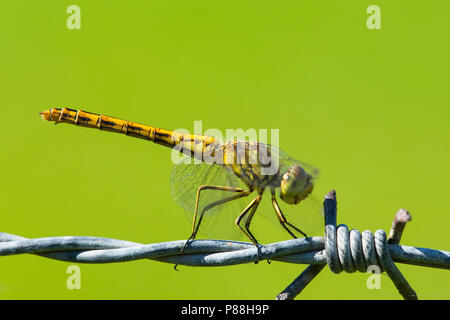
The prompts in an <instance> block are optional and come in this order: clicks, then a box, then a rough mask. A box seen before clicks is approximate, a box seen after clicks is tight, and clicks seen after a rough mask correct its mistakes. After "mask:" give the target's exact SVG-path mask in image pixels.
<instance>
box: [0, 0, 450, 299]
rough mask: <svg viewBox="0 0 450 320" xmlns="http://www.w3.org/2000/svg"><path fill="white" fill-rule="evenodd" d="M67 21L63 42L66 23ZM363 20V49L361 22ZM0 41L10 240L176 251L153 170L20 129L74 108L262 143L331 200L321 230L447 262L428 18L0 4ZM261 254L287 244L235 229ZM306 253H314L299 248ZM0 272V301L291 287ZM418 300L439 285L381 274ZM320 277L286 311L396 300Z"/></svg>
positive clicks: (392, 10) (215, 272) (270, 234)
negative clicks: (394, 241)
mask: <svg viewBox="0 0 450 320" xmlns="http://www.w3.org/2000/svg"><path fill="white" fill-rule="evenodd" d="M74 3H75V4H77V5H78V6H79V7H80V9H81V29H80V30H69V29H68V28H67V27H66V19H67V18H68V16H69V14H67V13H66V9H67V7H68V6H69V5H71V4H74ZM371 4H377V5H379V6H380V8H381V26H382V29H381V30H369V29H368V28H367V26H366V19H367V18H368V16H369V15H368V14H367V13H366V9H367V7H368V6H369V5H371ZM1 11H2V15H1V19H0V27H1V30H2V31H1V33H2V38H1V41H0V65H1V68H0V88H1V89H0V90H1V95H0V103H1V104H0V105H1V112H2V113H1V116H2V125H1V126H0V130H1V136H2V148H1V155H2V157H1V159H0V161H1V168H2V169H1V175H0V176H1V178H0V179H1V186H0V188H1V192H0V210H1V228H0V231H2V232H9V233H13V234H18V235H21V236H25V237H30V238H33V237H47V236H62V235H89V236H103V237H111V238H117V239H124V240H130V241H136V242H142V243H153V242H160V241H169V240H178V239H186V238H187V236H188V234H189V231H190V225H189V223H188V222H187V220H186V219H185V217H184V214H183V212H182V209H181V208H180V207H178V206H177V205H176V204H175V202H173V200H172V199H171V195H170V190H169V186H168V179H169V175H170V170H171V167H172V163H171V162H170V151H168V150H166V149H164V148H162V147H160V146H156V145H152V144H150V143H148V142H146V141H142V140H137V139H131V138H128V137H125V136H119V135H114V134H111V133H105V132H99V131H94V130H88V129H81V128H77V127H75V126H68V125H60V126H56V127H55V126H53V125H51V124H49V123H46V122H43V121H42V120H41V119H40V117H39V116H38V112H39V111H42V110H44V109H48V108H49V107H69V108H82V109H83V110H88V111H92V112H96V113H103V114H107V115H111V116H116V117H120V118H124V119H128V120H132V121H137V122H141V123H146V124H150V125H154V126H158V127H162V128H167V129H175V128H187V129H189V130H193V121H194V120H202V121H203V127H204V129H207V128H219V129H221V130H225V129H227V128H244V129H248V128H257V129H259V128H263V129H272V128H276V129H280V146H281V147H282V148H283V149H284V150H285V151H287V152H288V153H289V154H291V155H292V156H294V157H296V158H299V159H303V160H304V161H306V162H310V163H312V164H314V165H315V166H317V167H318V168H320V170H321V179H320V180H319V181H318V184H317V187H316V190H315V194H316V197H317V198H319V199H321V198H322V197H323V195H325V193H326V192H328V191H329V190H330V189H331V188H334V189H336V190H337V195H338V222H341V223H346V224H347V225H349V227H351V228H357V229H359V230H361V231H362V230H365V229H369V230H372V231H375V230H376V229H379V228H382V229H385V230H387V231H388V230H389V228H390V225H391V222H392V218H393V216H394V214H395V212H396V210H397V209H399V208H400V207H404V208H406V209H408V210H409V211H410V212H411V214H412V216H413V221H412V222H411V223H410V224H408V226H407V228H406V232H405V234H404V238H403V240H402V242H403V244H409V245H415V246H422V247H429V248H435V249H447V250H449V249H450V241H449V239H448V233H447V232H448V227H449V221H450V218H449V212H450V205H449V202H448V201H446V197H447V196H448V192H449V187H448V183H449V181H450V167H449V163H450V149H449V147H450V143H449V141H450V139H449V138H450V126H449V116H450V108H449V106H450V104H449V102H450V99H449V98H450V90H449V74H450V63H449V61H450V59H449V54H450V43H449V31H450V30H449V23H448V12H450V3H449V2H448V1H441V0H439V1H438V0H435V1H404V0H402V1H395V2H392V1H380V0H378V1H358V2H357V1H347V2H343V1H321V2H320V3H319V2H316V1H283V2H282V3H277V2H274V1H256V0H255V1H234V0H233V1H198V0H196V1H178V0H172V1H162V0H152V1H111V0H108V1H106V0H104V1H99V0H98V1H86V0H77V1H49V0H46V1H4V2H3V3H2V8H1ZM254 230H255V234H256V235H266V239H268V240H270V241H280V240H284V239H287V238H288V237H287V234H285V233H283V232H282V231H280V230H279V229H278V228H276V227H273V226H267V225H264V224H261V225H260V226H259V227H258V225H255V226H254ZM317 235H321V232H318V233H317ZM69 265H70V263H65V262H59V261H53V260H49V259H44V258H41V257H37V256H32V255H21V256H8V257H1V267H0V298H3V299H17V298H21V299H37V298H39V299H50V298H51V299H254V298H255V299H273V298H274V297H275V295H276V294H277V293H279V292H280V291H281V290H282V289H284V287H285V286H286V285H287V284H288V283H290V282H291V281H292V280H293V279H294V278H295V277H296V276H297V275H298V274H299V273H300V272H301V271H302V270H303V268H304V266H302V265H291V264H285V263H278V262H273V263H272V264H270V265H268V264H267V263H259V264H257V265H254V264H248V265H240V266H233V267H221V268H189V267H180V271H179V272H175V271H174V270H173V268H172V265H169V264H164V263H159V262H153V261H145V260H142V261H135V262H127V263H117V264H106V265H79V266H80V267H81V290H68V289H67V288H66V279H67V277H68V274H66V268H67V267H68V266H69ZM399 267H400V269H401V271H402V272H404V275H405V277H406V278H407V279H408V280H409V281H410V283H411V284H412V286H413V287H414V289H415V290H416V291H417V293H418V295H419V297H420V298H424V299H448V298H450V292H449V289H448V287H449V285H450V274H449V272H448V271H445V270H437V269H427V268H422V267H414V266H407V265H399ZM367 276H368V275H367V274H361V273H356V274H350V275H349V274H340V275H335V274H333V273H331V272H330V271H329V269H328V268H327V269H325V270H324V271H323V272H322V273H321V274H320V275H319V276H318V277H317V278H316V279H315V280H314V281H313V282H312V283H311V284H310V285H309V286H308V287H307V288H306V289H305V290H304V292H303V293H302V294H301V295H300V296H299V297H298V298H300V299H335V298H337V299H350V298H353V299H355V298H356V299H399V298H400V295H399V294H398V293H397V291H396V289H395V287H394V286H393V284H392V283H391V281H390V280H389V278H388V277H387V276H383V277H382V283H381V285H382V287H381V289H380V290H368V289H367V287H366V280H367Z"/></svg>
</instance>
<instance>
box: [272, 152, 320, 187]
mask: <svg viewBox="0 0 450 320" xmlns="http://www.w3.org/2000/svg"><path fill="white" fill-rule="evenodd" d="M268 147H270V148H271V153H272V155H273V154H274V153H275V154H278V159H279V160H278V161H279V166H280V172H285V171H286V170H287V169H288V168H289V167H290V166H292V165H294V164H297V165H299V166H301V167H302V168H303V169H304V170H305V171H306V172H307V173H309V174H310V175H311V176H312V177H313V178H314V179H318V178H319V169H317V168H315V167H314V166H312V165H310V164H308V163H306V162H303V161H300V160H298V159H294V158H291V157H290V156H289V155H288V154H287V153H286V152H284V151H283V150H281V149H280V148H279V147H277V146H273V145H268Z"/></svg>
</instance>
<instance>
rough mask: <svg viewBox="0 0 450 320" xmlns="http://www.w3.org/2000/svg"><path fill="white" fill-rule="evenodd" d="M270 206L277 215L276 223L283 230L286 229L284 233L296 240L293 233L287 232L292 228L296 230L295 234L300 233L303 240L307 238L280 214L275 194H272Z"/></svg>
mask: <svg viewBox="0 0 450 320" xmlns="http://www.w3.org/2000/svg"><path fill="white" fill-rule="evenodd" d="M272 206H273V208H274V209H275V212H276V214H277V217H278V221H279V222H280V224H281V225H282V226H283V228H284V229H286V231H287V232H288V233H289V234H290V235H291V236H292V237H293V238H294V239H297V237H296V236H295V235H294V233H293V232H292V231H291V230H289V228H288V227H287V226H289V227H291V228H293V229H294V230H296V231H297V232H299V233H301V234H302V235H303V236H304V237H305V238H308V236H307V235H306V233H304V232H303V231H302V230H300V229H299V228H297V227H296V226H294V225H293V224H292V223H289V222H288V221H287V220H286V218H285V217H284V215H283V213H282V212H281V209H280V206H279V205H278V202H277V199H276V197H275V192H272Z"/></svg>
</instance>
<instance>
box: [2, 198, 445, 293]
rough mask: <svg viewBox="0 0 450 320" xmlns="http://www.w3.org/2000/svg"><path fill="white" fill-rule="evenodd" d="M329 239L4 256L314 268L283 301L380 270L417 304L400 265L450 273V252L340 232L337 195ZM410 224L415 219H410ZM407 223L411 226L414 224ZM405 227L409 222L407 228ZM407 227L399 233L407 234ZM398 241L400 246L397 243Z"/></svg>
mask: <svg viewBox="0 0 450 320" xmlns="http://www.w3.org/2000/svg"><path fill="white" fill-rule="evenodd" d="M324 212H325V236H324V237H310V238H303V239H292V240H286V241H281V242H276V243H271V244H267V245H262V246H260V247H259V248H256V247H255V246H254V245H253V244H251V243H246V242H240V241H229V240H193V241H190V242H189V243H188V245H187V247H186V250H185V252H184V253H183V254H181V253H180V251H181V248H182V247H183V246H184V244H185V243H186V240H177V241H169V242H161V243H152V244H140V243H136V242H131V241H124V240H118V239H110V238H102V237H88V236H64V237H47V238H36V239H27V238H24V237H21V236H17V235H13V234H9V233H3V232H0V256H7V255H16V254H36V255H39V256H42V257H46V258H50V259H55V260H61V261H67V262H75V263H114V262H125V261H132V260H139V259H152V260H156V261H160V262H166V263H171V264H177V265H187V266H202V267H205V266H227V265H236V264H242V263H250V262H257V261H259V260H262V259H269V260H275V261H280V262H287V263H297V264H309V266H308V267H307V268H306V269H305V270H304V271H303V272H302V273H301V274H300V275H299V276H298V277H297V278H296V279H295V280H294V281H293V282H292V283H291V284H290V285H289V286H288V287H286V289H285V290H283V291H282V292H281V293H280V294H279V295H278V296H277V299H280V300H287V299H293V298H294V297H295V296H297V295H298V294H299V293H300V292H301V291H302V290H303V289H304V288H305V287H306V286H307V285H308V284H309V283H310V282H311V281H312V280H313V279H314V278H315V277H316V276H317V275H318V274H319V273H320V272H321V271H322V270H323V268H324V267H325V265H328V267H329V268H330V270H331V271H332V272H333V273H336V274H338V273H341V272H343V271H345V272H348V273H353V272H356V271H359V272H367V270H368V267H370V266H377V267H378V268H379V270H380V272H382V271H385V272H386V273H387V274H388V275H389V277H390V278H391V279H392V281H393V282H394V284H395V286H396V287H397V289H398V291H399V293H400V294H401V295H402V296H403V297H404V298H405V299H417V295H416V293H415V292H414V290H413V289H412V288H411V286H410V285H409V283H408V282H407V281H406V279H405V277H404V276H403V275H402V274H401V272H400V270H399V269H398V268H397V267H396V265H395V263H394V262H399V263H406V264H413V265H419V266H426V267H434V268H442V269H450V252H448V251H442V250H433V249H427V248H418V247H411V246H405V245H400V244H398V243H399V241H400V237H401V234H399V233H396V232H393V231H392V230H391V233H393V236H392V237H390V238H389V242H391V243H388V240H387V238H386V233H385V232H384V231H383V230H377V231H376V232H375V234H373V233H372V232H370V231H367V230H366V231H363V232H362V233H360V232H359V231H358V230H354V229H352V230H349V229H348V227H347V226H346V225H344V224H340V225H338V226H336V194H335V192H334V191H332V192H330V193H329V194H327V196H326V197H325V201H324ZM408 219H409V220H410V217H409V218H408ZM409 220H405V221H409ZM402 223H404V222H402ZM403 228H404V225H403V226H402V227H401V228H397V230H399V232H400V233H401V232H403ZM393 239H394V240H393Z"/></svg>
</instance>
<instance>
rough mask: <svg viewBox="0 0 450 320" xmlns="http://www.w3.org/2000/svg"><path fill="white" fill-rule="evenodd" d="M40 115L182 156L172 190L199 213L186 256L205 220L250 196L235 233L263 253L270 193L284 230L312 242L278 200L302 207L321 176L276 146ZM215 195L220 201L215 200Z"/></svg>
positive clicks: (85, 116)
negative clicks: (263, 214)
mask: <svg viewBox="0 0 450 320" xmlns="http://www.w3.org/2000/svg"><path fill="white" fill-rule="evenodd" d="M39 114H40V115H41V116H42V118H43V119H44V120H47V121H52V122H55V124H57V123H68V124H73V125H77V126H80V127H88V128H96V129H100V130H104V131H109V132H116V133H122V134H125V135H127V136H131V137H135V138H140V139H144V140H149V141H152V142H154V143H156V144H159V145H162V146H165V147H168V148H172V149H174V150H176V151H177V152H179V153H181V154H182V155H183V156H184V158H183V161H180V163H178V164H176V165H175V166H174V169H173V171H172V174H171V178H170V186H171V191H172V196H173V198H174V199H175V201H176V202H177V203H178V204H179V205H181V206H182V207H183V208H185V209H186V210H187V211H189V212H191V213H193V216H192V230H191V234H190V236H189V238H188V240H187V241H186V242H185V245H184V246H183V248H182V250H181V252H183V251H184V249H185V247H186V245H187V244H188V242H190V241H191V240H194V239H195V238H196V236H197V234H198V231H199V228H200V225H201V224H202V221H204V217H205V216H207V215H209V214H211V215H213V213H214V212H216V213H217V212H219V211H218V209H220V207H223V206H224V205H226V204H228V203H231V202H234V201H237V200H238V199H244V198H247V197H249V196H250V195H254V197H252V200H251V201H250V202H248V203H247V204H246V206H245V208H243V209H242V208H240V209H239V212H235V213H234V214H235V216H234V219H235V221H234V224H235V227H234V230H239V232H241V234H243V235H245V236H246V237H247V238H248V239H249V240H250V241H251V242H252V243H253V244H254V245H255V246H256V247H257V248H258V247H259V242H258V240H257V239H256V237H255V236H254V234H253V233H252V231H251V230H250V225H251V222H252V219H253V217H254V215H255V212H256V211H257V209H258V206H259V205H260V203H261V200H262V198H263V194H264V193H265V191H266V190H268V191H269V193H270V197H271V205H272V207H273V210H274V212H275V214H276V217H277V220H278V222H279V224H280V225H281V226H282V227H283V228H284V230H286V231H287V233H288V234H289V235H290V236H291V237H292V238H297V235H300V234H301V235H302V236H303V237H305V238H308V236H307V234H306V233H305V232H303V231H302V230H301V229H300V228H298V227H297V226H295V225H294V224H292V223H291V222H289V221H288V220H287V218H286V216H285V215H284V214H283V212H282V210H281V208H280V205H279V203H278V200H277V191H278V197H279V198H280V199H281V200H282V201H283V202H285V203H287V204H289V205H298V204H300V203H302V202H303V201H304V200H305V199H307V198H308V197H310V195H311V192H312V191H313V189H314V185H315V180H316V179H317V177H318V170H317V169H316V168H314V167H313V166H310V165H309V164H306V163H304V162H301V161H299V160H296V159H293V158H291V157H289V156H288V155H287V154H286V153H285V152H284V151H282V150H281V149H279V148H277V147H275V146H271V145H269V144H265V143H262V142H256V141H241V140H237V139H236V140H231V141H228V142H224V143H222V142H221V141H220V140H219V139H216V138H215V137H213V136H207V135H195V134H190V133H182V132H176V131H171V130H166V129H161V128H157V127H153V126H148V125H145V124H140V123H136V122H131V121H128V120H122V119H119V118H114V117H110V116H106V115H102V114H95V113H91V112H86V111H82V110H74V109H69V108H50V109H48V110H45V111H42V112H40V113H39ZM186 159H190V160H192V161H186ZM213 192H214V193H215V194H216V195H215V196H212V195H211V194H213ZM219 194H220V196H219ZM201 199H203V200H204V201H201ZM200 202H202V205H200ZM218 227H220V226H218ZM236 227H237V228H236Z"/></svg>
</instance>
